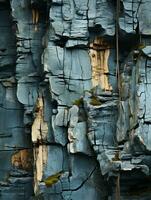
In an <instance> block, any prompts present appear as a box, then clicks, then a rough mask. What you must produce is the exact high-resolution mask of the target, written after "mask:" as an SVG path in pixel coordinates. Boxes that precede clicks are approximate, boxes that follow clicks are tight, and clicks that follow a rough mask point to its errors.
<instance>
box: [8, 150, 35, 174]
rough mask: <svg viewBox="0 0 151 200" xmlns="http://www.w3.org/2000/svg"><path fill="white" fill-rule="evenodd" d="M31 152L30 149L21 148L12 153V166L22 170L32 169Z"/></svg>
mask: <svg viewBox="0 0 151 200" xmlns="http://www.w3.org/2000/svg"><path fill="white" fill-rule="evenodd" d="M32 162H33V154H32V151H31V150H28V149H23V150H20V151H18V152H17V153H15V154H13V156H12V158H11V163H12V165H13V166H14V167H16V168H19V169H23V170H27V171H28V170H32V167H33V165H32Z"/></svg>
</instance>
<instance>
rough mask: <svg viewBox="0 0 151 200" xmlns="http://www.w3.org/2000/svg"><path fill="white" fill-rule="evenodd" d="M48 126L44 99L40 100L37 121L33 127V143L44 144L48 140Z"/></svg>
mask: <svg viewBox="0 0 151 200" xmlns="http://www.w3.org/2000/svg"><path fill="white" fill-rule="evenodd" d="M47 134H48V124H47V122H45V121H44V103H43V99H42V98H38V100H37V105H36V110H35V119H34V122H33V125H32V142H33V143H37V142H38V141H40V142H42V141H43V140H46V139H47Z"/></svg>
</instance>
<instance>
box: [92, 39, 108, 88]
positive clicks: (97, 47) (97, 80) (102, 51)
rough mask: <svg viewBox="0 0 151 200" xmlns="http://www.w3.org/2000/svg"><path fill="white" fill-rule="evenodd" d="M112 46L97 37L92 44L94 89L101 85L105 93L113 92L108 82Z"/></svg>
mask: <svg viewBox="0 0 151 200" xmlns="http://www.w3.org/2000/svg"><path fill="white" fill-rule="evenodd" d="M109 55H110V46H109V45H108V44H107V43H106V42H105V41H104V40H103V39H102V38H100V37H96V38H95V40H94V41H93V43H91V44H90V58H91V65H92V84H93V87H95V86H97V85H100V86H101V88H102V89H103V90H105V91H112V86H111V85H110V84H109V81H108V75H107V74H108V73H109V69H108V59H109Z"/></svg>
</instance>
